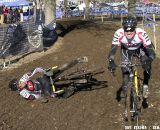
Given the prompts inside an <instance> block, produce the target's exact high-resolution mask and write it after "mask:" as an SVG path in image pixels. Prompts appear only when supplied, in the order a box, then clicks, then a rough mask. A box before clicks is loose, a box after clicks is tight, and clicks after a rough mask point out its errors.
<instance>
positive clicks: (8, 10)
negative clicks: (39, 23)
mask: <svg viewBox="0 0 160 130" xmlns="http://www.w3.org/2000/svg"><path fill="white" fill-rule="evenodd" d="M18 21H20V22H23V7H17V8H12V7H5V6H0V24H3V23H6V24H7V23H16V22H18Z"/></svg>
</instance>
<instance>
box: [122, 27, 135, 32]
mask: <svg viewBox="0 0 160 130" xmlns="http://www.w3.org/2000/svg"><path fill="white" fill-rule="evenodd" d="M124 31H125V32H134V31H135V28H131V29H128V28H124Z"/></svg>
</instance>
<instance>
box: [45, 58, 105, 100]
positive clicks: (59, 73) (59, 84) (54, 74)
mask: <svg viewBox="0 0 160 130" xmlns="http://www.w3.org/2000/svg"><path fill="white" fill-rule="evenodd" d="M84 62H88V58H87V57H82V58H77V59H75V60H72V61H71V62H69V63H66V64H64V65H63V66H61V67H57V66H53V67H51V68H49V69H47V70H46V71H47V72H46V76H47V77H48V79H49V80H50V83H51V86H52V91H53V93H54V94H56V95H57V96H60V97H61V96H62V97H64V98H68V97H70V96H71V95H73V94H74V93H75V92H78V91H82V90H93V89H99V88H102V87H104V86H103V85H105V84H106V81H98V80H97V79H95V78H94V76H95V75H98V74H101V73H104V70H103V69H101V68H100V69H95V70H85V69H79V70H76V71H72V72H71V71H70V72H66V73H63V72H64V71H66V70H67V69H69V68H71V67H73V66H74V65H76V64H77V63H84ZM100 85H101V87H97V86H100Z"/></svg>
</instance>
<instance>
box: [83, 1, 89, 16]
mask: <svg viewBox="0 0 160 130" xmlns="http://www.w3.org/2000/svg"><path fill="white" fill-rule="evenodd" d="M84 2H85V5H86V6H85V18H86V19H89V18H90V17H89V12H90V8H89V4H90V0H84Z"/></svg>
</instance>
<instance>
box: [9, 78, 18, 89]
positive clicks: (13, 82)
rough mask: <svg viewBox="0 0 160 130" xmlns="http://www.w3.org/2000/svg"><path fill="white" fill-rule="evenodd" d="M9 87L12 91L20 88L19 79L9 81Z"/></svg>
mask: <svg viewBox="0 0 160 130" xmlns="http://www.w3.org/2000/svg"><path fill="white" fill-rule="evenodd" d="M8 87H9V88H10V89H11V90H12V91H16V90H18V80H17V79H12V80H11V81H10V82H9V85H8Z"/></svg>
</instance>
